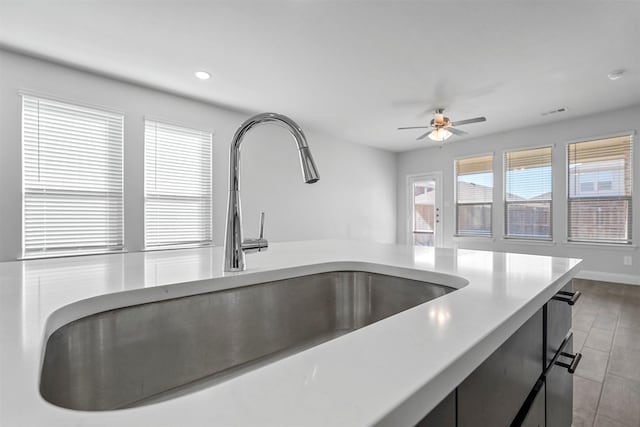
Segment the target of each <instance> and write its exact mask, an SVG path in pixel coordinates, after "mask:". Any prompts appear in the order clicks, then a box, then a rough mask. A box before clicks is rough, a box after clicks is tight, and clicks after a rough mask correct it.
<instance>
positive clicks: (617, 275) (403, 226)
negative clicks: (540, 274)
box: [397, 107, 640, 284]
mask: <svg viewBox="0 0 640 427" xmlns="http://www.w3.org/2000/svg"><path fill="white" fill-rule="evenodd" d="M490 119H491V118H489V120H490ZM476 126H482V125H481V124H480V125H476ZM639 126H640V107H634V108H627V109H623V110H619V111H612V112H609V113H606V114H599V115H597V116H589V117H582V118H579V119H572V120H566V121H561V122H556V123H553V124H549V125H546V126H536V127H529V128H524V129H518V130H514V131H510V132H505V133H500V134H495V135H489V136H485V137H480V138H474V139H469V140H465V141H459V142H456V141H455V137H454V138H452V139H451V140H450V142H447V143H445V144H444V145H442V146H435V147H432V148H426V149H421V150H414V151H408V152H405V153H402V154H400V155H399V156H398V180H397V183H398V191H397V195H398V203H397V209H398V213H397V218H398V229H397V235H398V240H399V241H400V242H405V241H406V236H407V215H408V213H407V210H408V201H407V189H406V182H407V175H412V174H419V173H424V172H433V171H442V173H443V188H442V191H443V199H444V203H443V215H442V219H443V221H444V224H443V225H444V245H445V246H457V247H461V248H470V249H485V250H496V251H504V252H521V253H533V254H544V255H555V256H568V257H575V258H582V259H584V264H583V272H582V274H581V276H582V277H588V278H593V279H598V280H612V281H619V282H624V283H635V284H640V255H639V251H638V248H637V245H638V244H640V214H639V213H640V149H639V144H638V136H637V135H636V137H635V142H634V155H635V158H634V165H633V167H634V179H633V188H634V190H635V194H634V195H633V197H634V199H633V243H634V247H631V248H629V247H626V248H620V247H613V246H598V245H579V244H570V243H567V207H566V206H567V203H566V199H565V197H566V193H567V191H566V151H565V150H566V145H567V142H570V141H575V140H579V139H582V138H585V139H588V138H592V137H599V136H607V135H610V134H615V133H618V132H621V131H628V130H636V129H638V127H639ZM469 131H471V132H472V131H473V129H472V127H469ZM425 144H429V143H428V142H426V143H425ZM551 144H554V149H553V231H554V242H553V243H549V244H542V243H538V244H525V243H523V242H517V241H513V240H504V239H503V234H504V233H503V230H504V217H503V204H502V198H503V195H502V185H503V176H502V175H503V170H502V169H503V168H502V154H503V152H504V151H505V150H509V149H513V148H525V147H535V146H541V145H551ZM488 152H493V153H494V176H495V189H494V202H495V204H494V209H493V231H494V237H493V238H491V239H488V238H461V237H453V234H454V231H455V219H454V218H455V217H454V215H455V204H454V200H453V190H454V175H453V173H454V172H453V163H454V159H455V158H458V157H464V156H468V155H473V154H483V153H488ZM624 256H632V260H633V265H632V266H625V265H623V257H624Z"/></svg>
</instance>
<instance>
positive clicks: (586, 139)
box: [564, 129, 637, 248]
mask: <svg viewBox="0 0 640 427" xmlns="http://www.w3.org/2000/svg"><path fill="white" fill-rule="evenodd" d="M636 135H637V131H636V130H635V129H631V130H626V131H619V132H614V133H606V134H601V135H596V136H591V137H584V138H579V139H572V140H568V141H566V142H565V144H564V145H565V157H564V167H565V171H564V172H565V173H564V177H565V180H566V182H565V201H566V203H567V204H566V208H567V211H566V216H565V219H566V228H565V231H566V240H565V242H564V243H565V244H566V245H576V246H598V247H606V246H608V247H610V248H635V247H636V246H635V245H634V240H633V190H634V189H633V181H634V175H635V173H636V172H635V171H634V160H633V159H634V146H635V143H636ZM625 136H628V137H629V138H630V140H631V141H630V145H629V152H630V158H631V160H630V163H629V164H630V168H629V190H630V193H631V196H629V197H626V196H612V197H593V198H586V197H582V198H581V199H583V200H585V199H587V200H594V201H595V200H602V199H604V200H614V199H618V200H622V199H628V200H629V204H628V206H629V207H628V209H629V229H628V236H629V238H628V240H627V241H626V242H613V241H607V240H602V241H597V240H572V239H571V238H570V236H569V233H570V227H571V222H570V218H571V208H570V205H571V203H570V201H571V197H570V191H571V190H570V185H571V181H570V177H569V174H570V171H571V169H570V167H569V155H570V151H569V150H570V149H569V147H570V146H571V145H572V144H576V143H581V142H591V141H598V140H603V139H610V138H619V137H625Z"/></svg>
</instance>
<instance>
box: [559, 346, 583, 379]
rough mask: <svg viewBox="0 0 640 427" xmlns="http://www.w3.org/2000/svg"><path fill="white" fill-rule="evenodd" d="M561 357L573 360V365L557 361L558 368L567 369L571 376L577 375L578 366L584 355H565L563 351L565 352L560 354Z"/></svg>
mask: <svg viewBox="0 0 640 427" xmlns="http://www.w3.org/2000/svg"><path fill="white" fill-rule="evenodd" d="M560 356H562V357H566V358H568V359H571V363H565V362H559V361H556V363H555V364H556V365H558V366H562V367H563V368H567V370H568V371H569V373H570V374H573V373H575V372H576V369H578V365H579V364H580V361H581V360H582V353H576V354H571V353H565V352H564V351H563V352H560Z"/></svg>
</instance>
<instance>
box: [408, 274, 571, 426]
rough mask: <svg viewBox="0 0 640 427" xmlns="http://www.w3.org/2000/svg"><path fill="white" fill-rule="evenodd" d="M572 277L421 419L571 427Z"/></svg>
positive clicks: (454, 423)
mask: <svg viewBox="0 0 640 427" xmlns="http://www.w3.org/2000/svg"><path fill="white" fill-rule="evenodd" d="M579 297H580V294H579V292H578V293H574V292H572V289H571V282H569V283H568V284H567V285H566V286H565V287H564V288H562V289H561V290H560V291H559V292H558V293H557V294H556V295H555V296H554V297H553V298H552V299H551V300H549V302H548V303H547V304H545V306H544V307H543V308H541V309H540V310H539V311H537V312H536V313H535V314H534V315H533V316H532V317H531V318H530V319H529V320H527V321H526V322H525V323H524V324H523V325H522V326H521V327H520V328H519V329H518V330H517V331H516V332H515V333H514V334H513V335H512V336H511V337H509V339H507V341H505V342H504V343H503V344H502V345H501V346H500V347H499V348H498V349H497V350H496V351H495V352H493V354H491V355H490V356H489V357H488V358H487V359H486V360H485V361H484V362H483V363H482V364H481V365H480V366H479V367H478V368H477V369H476V370H475V371H473V372H472V373H471V375H469V376H468V377H467V378H466V379H465V380H464V381H463V382H462V383H461V384H460V385H458V387H457V388H456V389H455V390H454V391H452V392H451V393H450V394H449V395H448V396H447V397H446V398H445V399H444V400H443V401H442V402H441V403H440V404H439V405H438V406H436V408H434V409H433V410H432V411H431V412H429V414H427V415H426V416H425V417H424V418H423V419H422V420H421V421H420V422H419V423H418V424H417V425H418V426H421V427H425V426H427V427H479V426H491V427H503V426H504V427H544V426H549V427H570V426H571V422H572V412H573V380H572V374H573V372H574V371H575V369H576V367H577V365H578V363H579V362H580V358H581V357H582V356H581V355H580V354H574V353H573V351H572V342H573V338H572V334H571V330H570V329H571V308H572V306H573V304H574V303H575V302H576V301H577V299H578V298H579Z"/></svg>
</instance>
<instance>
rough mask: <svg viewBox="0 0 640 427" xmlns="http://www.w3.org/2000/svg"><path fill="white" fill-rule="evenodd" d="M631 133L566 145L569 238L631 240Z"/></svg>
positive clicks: (587, 240) (573, 239) (600, 241)
mask: <svg viewBox="0 0 640 427" xmlns="http://www.w3.org/2000/svg"><path fill="white" fill-rule="evenodd" d="M631 145H632V137H631V136H630V135H626V136H619V137H614V138H607V139H599V140H594V141H585V142H576V143H572V144H569V146H568V151H567V152H568V159H567V161H568V174H569V176H568V180H567V181H568V184H569V191H568V195H569V199H568V205H569V206H568V214H569V220H568V224H569V230H568V239H569V241H571V242H592V243H623V244H624V243H631V218H632V217H631V174H632V170H631V165H632V163H633V160H632V150H631Z"/></svg>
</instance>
